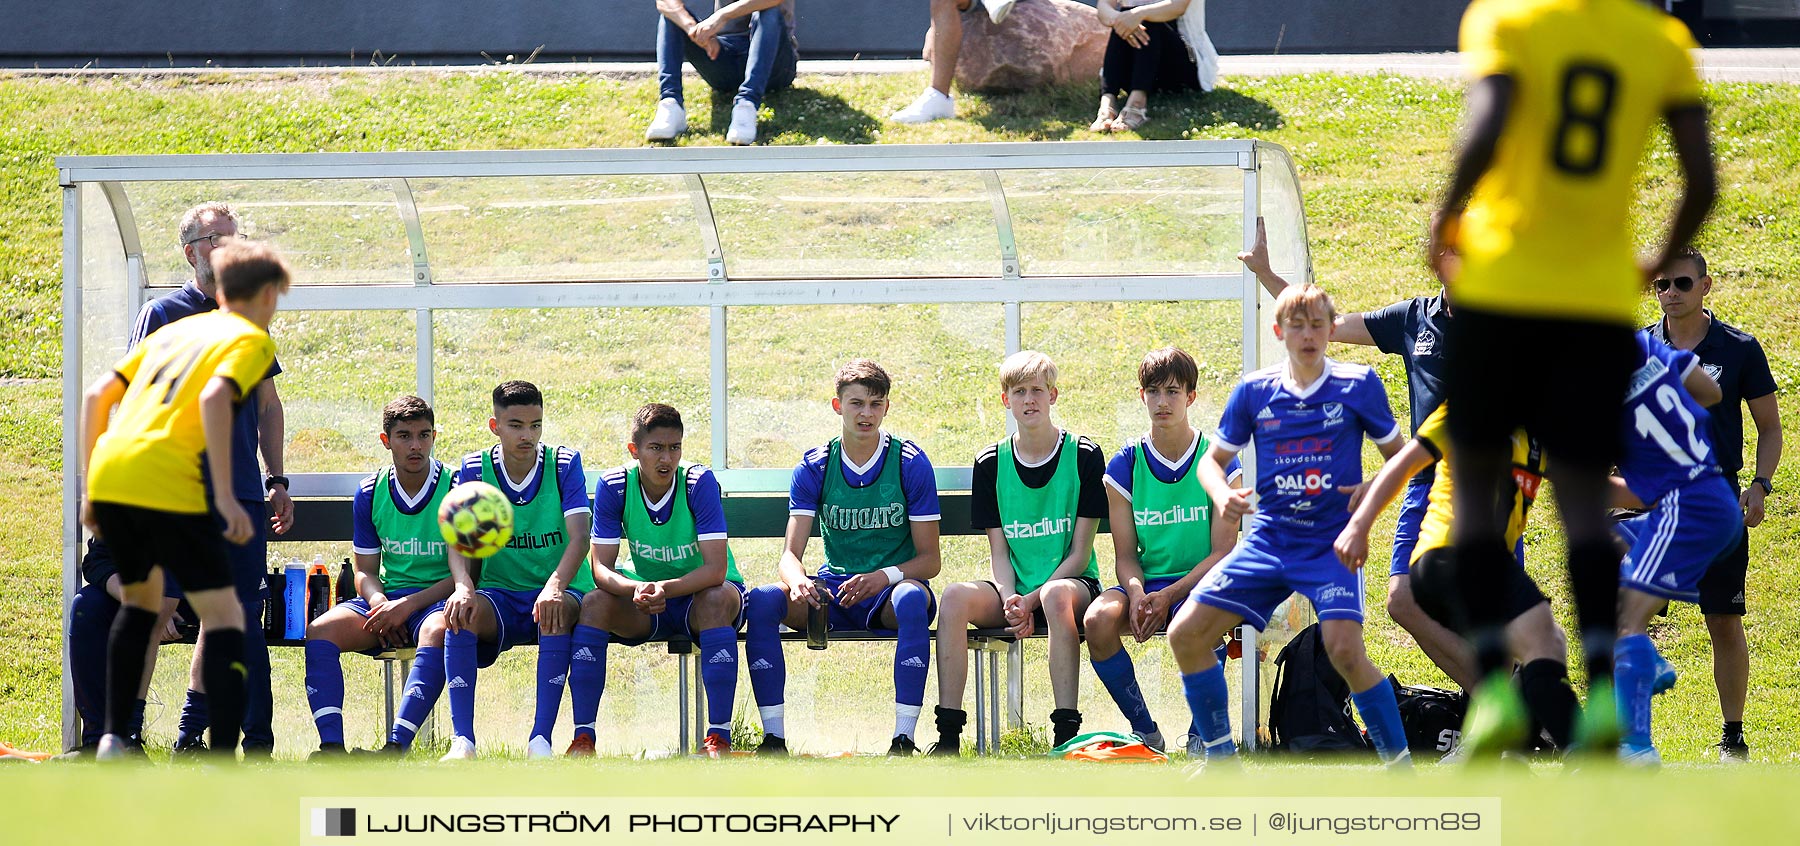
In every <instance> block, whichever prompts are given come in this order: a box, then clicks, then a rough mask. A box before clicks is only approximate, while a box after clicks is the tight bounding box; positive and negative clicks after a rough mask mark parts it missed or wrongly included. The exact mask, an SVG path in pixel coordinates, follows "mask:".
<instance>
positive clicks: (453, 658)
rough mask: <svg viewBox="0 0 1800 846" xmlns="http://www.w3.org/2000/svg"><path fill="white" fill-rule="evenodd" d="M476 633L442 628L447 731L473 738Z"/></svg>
mask: <svg viewBox="0 0 1800 846" xmlns="http://www.w3.org/2000/svg"><path fill="white" fill-rule="evenodd" d="M476 642H477V641H476V638H475V633H474V632H472V631H469V630H468V629H463V630H462V631H458V632H444V675H445V676H446V677H447V678H448V679H449V681H447V682H445V683H444V686H445V687H446V688H448V689H449V691H450V732H451V733H452V734H454V735H455V736H457V737H461V738H466V739H468V740H470V741H474V740H475V645H476Z"/></svg>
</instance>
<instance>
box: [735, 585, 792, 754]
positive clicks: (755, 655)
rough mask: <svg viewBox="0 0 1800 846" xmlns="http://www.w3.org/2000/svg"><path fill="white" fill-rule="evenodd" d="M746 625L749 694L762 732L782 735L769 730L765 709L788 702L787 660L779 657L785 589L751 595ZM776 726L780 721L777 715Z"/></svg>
mask: <svg viewBox="0 0 1800 846" xmlns="http://www.w3.org/2000/svg"><path fill="white" fill-rule="evenodd" d="M745 602H746V605H747V606H748V611H747V612H746V613H747V614H748V616H749V623H748V625H747V626H746V628H745V636H744V657H745V658H746V659H748V660H749V661H750V691H751V693H752V694H753V695H754V696H755V697H756V704H757V705H758V706H760V707H761V709H762V713H763V731H764V732H765V733H767V734H773V735H781V730H780V729H779V728H771V727H770V725H769V722H768V708H769V707H771V706H778V705H781V704H782V703H784V702H786V701H787V659H786V658H785V657H783V656H782V654H781V618H783V617H785V616H787V603H788V599H787V588H785V587H782V586H781V585H763V586H761V587H759V588H756V589H755V590H752V591H750V596H749V598H748V599H746V600H745ZM776 713H777V716H776V718H775V719H776V723H777V724H779V723H780V721H781V718H780V716H779V714H780V712H779V711H777V712H776Z"/></svg>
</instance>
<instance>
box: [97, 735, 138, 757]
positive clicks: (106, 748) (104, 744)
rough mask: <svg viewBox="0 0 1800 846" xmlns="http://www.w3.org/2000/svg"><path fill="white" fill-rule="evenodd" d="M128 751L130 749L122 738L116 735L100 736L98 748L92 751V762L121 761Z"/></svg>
mask: <svg viewBox="0 0 1800 846" xmlns="http://www.w3.org/2000/svg"><path fill="white" fill-rule="evenodd" d="M129 751H130V748H129V747H128V746H127V745H126V743H125V739H124V738H122V737H120V736H118V735H116V734H107V735H102V736H101V737H100V746H99V748H97V749H95V750H94V760H96V761H119V760H123V759H124V758H125V755H126V753H127V752H129Z"/></svg>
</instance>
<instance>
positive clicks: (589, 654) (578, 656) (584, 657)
mask: <svg viewBox="0 0 1800 846" xmlns="http://www.w3.org/2000/svg"><path fill="white" fill-rule="evenodd" d="M574 657H575V660H577V661H592V660H594V653H593V651H592V650H590V649H588V648H587V647H585V646H583V647H582V648H580V649H577V650H575V656H574Z"/></svg>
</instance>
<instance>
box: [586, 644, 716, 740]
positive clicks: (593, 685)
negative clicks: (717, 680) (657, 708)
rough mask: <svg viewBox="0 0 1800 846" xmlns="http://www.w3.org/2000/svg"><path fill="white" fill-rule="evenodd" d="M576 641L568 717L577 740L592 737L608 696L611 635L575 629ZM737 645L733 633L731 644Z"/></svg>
mask: <svg viewBox="0 0 1800 846" xmlns="http://www.w3.org/2000/svg"><path fill="white" fill-rule="evenodd" d="M574 638H575V640H574V645H575V652H574V654H573V655H572V656H570V659H569V715H570V716H571V717H572V718H573V719H574V720H575V734H576V735H577V736H580V735H582V734H586V735H587V736H588V737H593V736H594V734H595V732H594V722H595V721H596V719H597V718H598V717H599V714H600V697H601V696H604V695H605V694H606V644H607V643H608V642H610V641H611V640H612V635H611V634H609V633H607V632H605V631H602V630H600V629H597V628H594V627H593V626H576V627H575V634H574ZM736 641H737V637H736V636H735V633H734V635H733V637H732V642H733V643H734V644H735V643H736ZM707 695H708V696H711V695H712V694H710V693H708V694H707Z"/></svg>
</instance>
